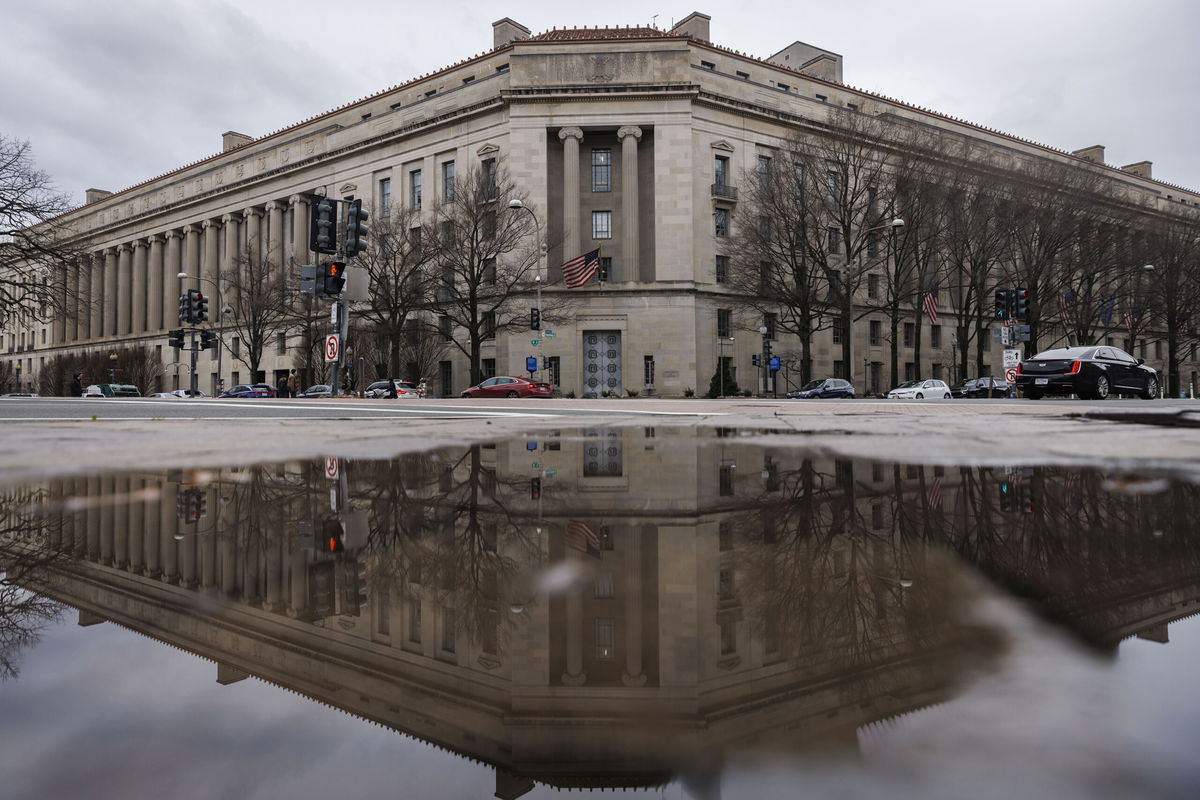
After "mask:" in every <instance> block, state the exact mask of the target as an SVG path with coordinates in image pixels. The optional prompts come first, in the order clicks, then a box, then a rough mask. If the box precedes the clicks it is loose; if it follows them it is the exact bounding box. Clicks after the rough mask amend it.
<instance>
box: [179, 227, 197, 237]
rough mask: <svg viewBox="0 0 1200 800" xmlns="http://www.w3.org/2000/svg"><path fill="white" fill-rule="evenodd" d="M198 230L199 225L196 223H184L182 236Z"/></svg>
mask: <svg viewBox="0 0 1200 800" xmlns="http://www.w3.org/2000/svg"><path fill="white" fill-rule="evenodd" d="M199 232H200V227H199V226H197V225H184V226H183V235H184V236H187V235H188V234H190V233H199Z"/></svg>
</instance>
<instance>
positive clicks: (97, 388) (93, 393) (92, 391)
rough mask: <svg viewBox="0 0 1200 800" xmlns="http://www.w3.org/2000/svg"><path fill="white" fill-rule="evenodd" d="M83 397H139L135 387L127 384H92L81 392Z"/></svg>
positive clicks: (139, 393) (140, 394)
mask: <svg viewBox="0 0 1200 800" xmlns="http://www.w3.org/2000/svg"><path fill="white" fill-rule="evenodd" d="M83 396H84V397H141V396H142V393H141V392H139V391H138V388H137V387H136V386H132V385H130V384H128V383H93V384H92V385H91V386H89V387H87V388H86V389H84V390H83Z"/></svg>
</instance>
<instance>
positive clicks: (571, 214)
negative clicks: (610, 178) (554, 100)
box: [558, 125, 642, 280]
mask: <svg viewBox="0 0 1200 800" xmlns="http://www.w3.org/2000/svg"><path fill="white" fill-rule="evenodd" d="M558 138H559V140H560V141H561V142H562V143H563V246H564V248H565V249H564V251H563V260H564V261H566V260H568V259H572V258H575V257H576V256H578V255H580V254H581V253H583V252H584V251H585V250H586V249H591V248H590V247H589V248H585V247H584V246H583V237H582V233H581V227H582V225H583V220H582V219H581V217H580V213H581V212H580V185H579V176H580V167H579V145H580V143H581V142H582V141H583V129H581V128H574V127H570V128H562V129H560V130H559V132H558ZM617 140H618V141H619V142H620V143H621V229H620V236H621V269H622V274H623V275H624V276H625V277H626V279H627V280H636V279H637V278H638V276H639V269H638V262H639V258H638V251H639V241H638V227H639V220H640V216H639V210H638V143H639V142H641V140H642V129H641V128H639V127H637V126H634V125H626V126H624V127H622V128H620V129H619V130H618V131H617Z"/></svg>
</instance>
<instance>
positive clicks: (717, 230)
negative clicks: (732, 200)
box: [713, 208, 729, 236]
mask: <svg viewBox="0 0 1200 800" xmlns="http://www.w3.org/2000/svg"><path fill="white" fill-rule="evenodd" d="M713 234H714V235H716V236H728V235H729V209H727V208H715V209H713Z"/></svg>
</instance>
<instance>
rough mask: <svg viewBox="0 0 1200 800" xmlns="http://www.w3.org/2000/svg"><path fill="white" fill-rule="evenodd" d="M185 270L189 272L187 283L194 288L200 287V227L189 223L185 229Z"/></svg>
mask: <svg viewBox="0 0 1200 800" xmlns="http://www.w3.org/2000/svg"><path fill="white" fill-rule="evenodd" d="M183 271H184V272H186V273H187V274H188V277H187V281H186V282H185V285H186V286H188V287H189V288H192V289H197V288H199V285H200V282H199V281H198V280H196V278H197V276H199V275H200V227H199V226H198V225H188V226H186V227H184V229H183Z"/></svg>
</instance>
